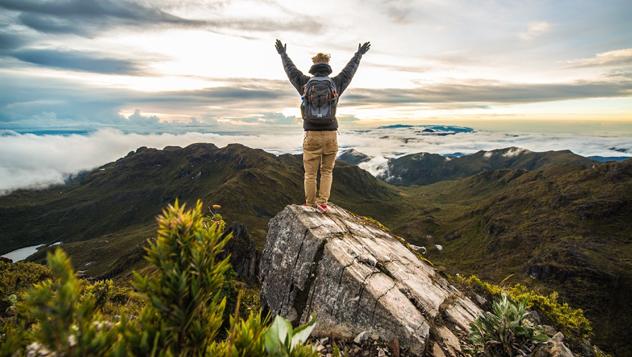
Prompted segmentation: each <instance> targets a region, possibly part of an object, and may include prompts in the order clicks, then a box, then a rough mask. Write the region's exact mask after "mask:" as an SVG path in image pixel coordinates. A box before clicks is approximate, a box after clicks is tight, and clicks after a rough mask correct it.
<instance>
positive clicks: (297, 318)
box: [260, 205, 481, 356]
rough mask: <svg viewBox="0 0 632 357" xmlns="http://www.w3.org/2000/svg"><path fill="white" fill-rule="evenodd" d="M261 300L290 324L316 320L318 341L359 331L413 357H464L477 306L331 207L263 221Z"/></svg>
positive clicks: (394, 241) (399, 247)
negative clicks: (265, 225)
mask: <svg viewBox="0 0 632 357" xmlns="http://www.w3.org/2000/svg"><path fill="white" fill-rule="evenodd" d="M260 279H261V282H262V288H261V296H262V301H263V303H264V305H265V306H267V308H269V309H270V310H271V311H272V312H274V313H278V314H281V315H283V316H285V317H287V318H288V319H290V320H292V321H293V322H296V323H298V322H305V321H307V320H309V317H310V315H312V314H315V315H316V316H317V319H318V323H317V327H316V329H315V330H314V335H316V336H332V335H333V336H336V337H339V338H354V337H356V336H358V335H359V334H362V333H363V332H365V331H366V332H365V334H368V335H373V336H375V335H377V336H379V337H380V338H381V339H383V340H385V341H391V340H393V339H397V340H398V342H399V344H400V345H401V347H402V348H404V349H406V350H408V351H409V353H411V354H413V355H423V354H426V355H437V356H441V355H446V356H458V355H461V354H462V346H461V342H460V341H461V340H462V338H463V337H464V336H465V335H466V334H467V331H468V327H469V324H470V323H471V322H472V321H473V320H474V319H475V318H476V317H477V316H478V315H479V314H480V313H481V310H480V308H479V307H478V306H477V305H475V304H474V303H473V302H472V301H471V300H470V299H469V298H467V297H465V296H464V295H463V294H462V293H461V292H460V291H459V290H457V289H456V288H455V287H453V286H452V285H450V283H449V282H448V281H447V280H446V279H445V278H444V277H443V276H442V275H441V274H439V273H438V272H437V271H436V270H435V269H434V268H433V267H432V266H431V265H430V264H428V263H426V262H424V261H421V260H420V259H418V257H417V256H416V255H415V254H414V253H413V252H411V251H410V250H409V249H408V248H407V247H406V245H405V244H404V243H402V242H401V241H400V240H399V239H398V238H397V237H394V236H393V235H391V234H389V233H388V232H386V231H385V230H383V229H380V228H379V226H378V225H377V224H375V223H373V222H371V221H370V220H368V219H365V218H362V217H358V216H355V215H353V214H351V213H350V212H347V211H345V210H344V209H342V208H340V207H336V206H333V205H332V209H331V211H330V212H328V213H327V214H321V213H319V212H317V211H316V210H315V209H313V208H309V207H304V206H298V205H291V206H287V207H286V208H285V209H284V210H283V211H281V212H280V213H279V214H277V215H276V216H275V217H274V218H273V219H272V220H270V222H269V223H268V235H267V240H266V245H265V249H264V250H263V254H262V258H261V265H260Z"/></svg>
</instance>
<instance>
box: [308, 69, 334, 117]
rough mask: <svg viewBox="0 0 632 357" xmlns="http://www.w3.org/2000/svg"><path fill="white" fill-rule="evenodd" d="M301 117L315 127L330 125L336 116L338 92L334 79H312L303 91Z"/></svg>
mask: <svg viewBox="0 0 632 357" xmlns="http://www.w3.org/2000/svg"><path fill="white" fill-rule="evenodd" d="M302 99H303V100H302V102H301V115H302V116H303V119H304V120H307V121H309V122H311V123H312V124H315V125H319V124H322V125H327V124H330V123H331V122H332V121H333V120H334V118H335V116H336V105H337V104H338V91H337V90H336V84H335V83H334V81H333V79H331V78H329V77H312V78H310V79H309V80H308V81H307V83H306V84H305V87H304V89H303V97H302Z"/></svg>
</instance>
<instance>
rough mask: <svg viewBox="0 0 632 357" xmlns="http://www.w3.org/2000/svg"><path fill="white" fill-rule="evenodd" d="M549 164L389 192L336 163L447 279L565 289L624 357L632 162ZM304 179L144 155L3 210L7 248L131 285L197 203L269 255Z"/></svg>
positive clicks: (201, 159)
mask: <svg viewBox="0 0 632 357" xmlns="http://www.w3.org/2000/svg"><path fill="white" fill-rule="evenodd" d="M483 155H484V154H480V155H479V156H483ZM568 155H569V154H568V153H562V154H557V156H555V157H557V158H558V159H560V160H564V159H563V158H565V157H568ZM518 156H519V155H518ZM501 157H502V156H501ZM483 158H484V156H483ZM478 159H479V160H482V159H480V157H479V158H478ZM453 160H456V159H453ZM534 160H535V159H534ZM551 160H552V159H550V160H549V159H547V160H544V159H539V160H535V161H529V160H525V161H520V165H522V166H521V167H518V168H502V169H492V170H482V171H478V172H477V173H475V174H473V175H470V176H467V177H463V178H455V179H450V180H442V181H439V182H435V183H432V184H427V185H413V186H394V185H390V184H388V183H385V182H382V181H381V180H378V179H376V178H375V177H373V176H372V175H370V174H369V173H368V172H366V171H364V170H362V169H360V168H358V167H355V166H352V165H347V164H344V163H342V162H338V163H337V164H336V168H335V169H334V182H335V184H334V187H333V192H332V200H333V202H335V203H338V204H339V205H341V206H344V207H345V208H347V209H350V210H352V211H354V212H357V213H358V214H361V215H365V216H371V217H374V218H376V219H378V220H379V221H381V222H383V223H384V224H385V225H387V226H388V227H389V228H390V229H391V230H392V231H393V232H394V233H396V234H398V235H401V236H402V237H404V238H406V239H407V240H408V241H409V242H410V243H412V244H415V245H420V246H424V245H425V246H429V247H431V246H434V245H440V246H442V250H440V251H439V250H438V249H437V250H435V249H429V250H428V257H429V258H430V259H431V260H432V261H433V262H434V263H435V264H436V265H437V266H438V267H439V268H440V269H442V270H444V271H445V272H447V273H450V274H455V273H462V274H472V273H475V274H479V275H481V276H482V277H483V278H486V279H489V280H490V281H496V282H498V281H501V280H503V279H504V278H506V277H507V276H508V275H510V274H513V278H512V281H513V282H520V283H524V284H526V285H529V286H532V287H535V288H539V289H543V290H544V291H547V290H549V289H555V290H558V291H559V292H560V295H561V297H562V298H563V299H564V300H565V301H570V302H572V303H573V304H576V305H577V306H581V307H583V308H584V309H585V310H586V312H587V314H588V316H589V318H591V319H592V320H593V322H594V323H595V330H596V331H598V335H597V338H596V341H597V343H601V344H606V345H608V346H612V348H611V349H612V350H614V351H617V352H618V353H623V354H625V353H627V352H628V351H629V350H628V349H626V348H627V347H626V343H625V341H627V339H628V337H629V336H628V335H629V332H628V331H630V330H631V329H629V328H628V327H629V326H632V322H631V321H629V320H628V318H627V317H626V316H632V306H630V303H629V301H632V296H630V291H632V288H631V287H632V283H631V282H632V277H631V276H630V274H629V273H627V272H628V271H632V266H631V265H632V264H631V263H630V257H632V251H630V248H629V247H630V241H629V239H630V238H629V237H631V236H632V222H628V220H627V219H626V217H629V216H630V215H631V214H632V213H631V209H632V208H631V207H632V205H630V202H632V197H630V195H631V194H632V160H626V161H623V162H615V163H605V164H596V163H590V165H588V166H587V165H584V163H585V161H584V160H582V159H577V161H574V160H575V159H573V160H571V163H570V164H569V163H565V162H563V161H562V162H559V163H557V162H555V160H553V161H551ZM512 162H513V161H512ZM533 162H535V163H537V164H538V165H539V166H538V165H534V166H529V164H530V163H533ZM302 180H303V177H302V161H301V157H300V155H289V154H285V155H279V156H276V155H273V154H270V153H267V152H265V151H263V150H257V149H250V148H247V147H245V146H243V145H238V144H235V145H228V146H226V147H223V148H218V147H216V146H215V145H212V144H193V145H190V146H187V147H185V148H177V147H169V148H166V149H165V150H158V149H147V148H139V149H138V150H135V151H134V152H131V153H130V154H128V155H127V156H126V157H124V158H121V159H119V160H117V161H115V162H112V163H109V164H106V165H104V166H102V167H100V168H97V169H95V170H92V171H90V172H88V173H85V174H83V175H80V176H78V177H77V178H75V179H74V180H72V181H71V182H70V183H69V184H67V185H64V186H56V187H51V188H49V189H46V190H38V191H26V190H23V191H18V192H15V193H13V194H10V195H8V196H4V197H0V231H2V232H5V233H4V234H3V235H2V237H1V240H2V245H1V247H2V249H3V250H4V251H8V250H11V248H13V247H15V248H19V247H22V246H24V245H31V244H35V243H53V242H57V241H62V247H63V248H64V249H65V250H67V251H68V252H69V253H70V254H71V256H72V257H73V261H74V262H75V264H76V265H77V269H78V270H84V271H85V274H86V275H88V276H102V275H103V274H108V273H110V272H119V275H121V276H122V277H124V276H125V274H126V273H127V272H129V271H130V270H131V269H132V268H135V267H137V266H138V265H139V264H142V260H139V259H138V257H140V256H142V246H143V244H144V242H145V240H146V239H148V238H151V237H152V236H153V232H155V226H154V217H155V215H156V214H158V213H159V210H160V208H161V207H164V206H165V205H166V204H167V203H170V202H172V201H173V200H175V199H176V198H180V200H181V201H182V202H193V200H195V199H197V198H201V199H203V201H204V202H205V203H206V204H207V205H210V204H215V203H218V204H221V205H222V206H223V207H222V209H221V211H220V212H221V213H222V215H223V216H224V218H225V219H226V220H227V221H228V222H239V223H243V224H245V225H246V226H247V227H248V230H249V231H250V233H251V235H252V237H253V239H254V240H255V242H256V244H257V247H258V248H259V249H261V247H262V244H263V237H265V233H266V231H267V227H266V226H267V222H268V220H269V219H270V218H271V217H272V216H274V215H275V214H276V213H277V212H278V211H280V210H281V209H282V208H283V207H285V205H287V204H290V203H299V202H301V201H302V200H303V188H302ZM43 254H44V250H42V251H41V252H40V253H38V254H37V255H36V256H34V257H33V259H35V260H38V259H43ZM604 285H605V286H607V287H608V289H604V288H603V286H604ZM603 302H608V304H609V305H606V304H604V303H603ZM610 305H611V306H610Z"/></svg>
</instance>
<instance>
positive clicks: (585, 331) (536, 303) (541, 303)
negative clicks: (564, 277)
mask: <svg viewBox="0 0 632 357" xmlns="http://www.w3.org/2000/svg"><path fill="white" fill-rule="evenodd" d="M458 281H459V282H460V283H462V284H465V285H469V286H472V287H474V288H476V289H478V290H482V292H483V293H485V294H487V295H489V296H491V297H492V298H499V297H501V296H502V295H503V294H506V295H507V296H508V297H509V298H510V299H511V300H513V301H516V302H521V303H523V304H525V306H526V307H527V309H533V310H536V311H538V312H539V313H541V314H542V315H543V316H544V318H545V319H546V320H547V321H548V322H549V323H550V324H551V325H553V327H555V328H556V329H558V330H560V331H561V332H562V333H563V334H564V335H565V336H566V337H567V338H569V339H570V340H575V341H580V340H583V339H587V338H590V337H591V336H592V325H591V323H590V320H588V319H587V318H586V316H584V312H583V310H582V309H574V308H572V307H571V306H569V305H568V304H567V303H560V302H559V296H558V294H557V292H555V291H554V292H552V293H550V294H549V295H542V294H540V293H538V292H536V291H533V290H530V289H529V288H527V287H526V286H524V285H522V284H515V285H513V286H509V287H503V286H500V285H495V284H490V283H488V282H484V281H482V280H481V279H480V278H478V277H477V276H476V275H471V276H470V277H468V278H459V279H458Z"/></svg>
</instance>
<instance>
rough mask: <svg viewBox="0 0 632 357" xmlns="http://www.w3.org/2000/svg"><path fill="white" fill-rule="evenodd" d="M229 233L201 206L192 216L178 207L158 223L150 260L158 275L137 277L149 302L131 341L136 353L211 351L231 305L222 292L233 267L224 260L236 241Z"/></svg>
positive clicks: (150, 250) (193, 211)
mask: <svg viewBox="0 0 632 357" xmlns="http://www.w3.org/2000/svg"><path fill="white" fill-rule="evenodd" d="M223 231H224V222H223V221H222V220H221V218H217V217H214V218H212V219H206V218H205V217H204V215H203V214H202V203H201V202H198V203H197V205H196V206H195V207H194V208H193V209H192V210H190V211H187V210H186V207H185V205H180V204H178V202H176V203H175V205H173V206H169V207H168V208H167V209H165V211H164V212H163V213H162V215H161V216H160V217H159V218H158V237H157V238H156V240H155V241H152V242H150V243H149V247H148V248H147V257H146V259H147V262H148V263H149V264H150V265H151V266H152V267H154V268H155V269H156V270H157V271H156V272H155V274H151V275H148V276H143V275H141V274H136V275H135V277H136V282H135V286H136V288H137V289H138V291H140V292H141V293H143V294H145V295H146V296H147V298H148V303H147V306H146V307H145V309H144V310H143V312H142V314H141V317H140V319H139V321H138V325H137V327H138V330H137V335H134V334H131V335H130V336H129V338H128V339H129V341H130V347H131V349H132V351H134V352H135V353H136V354H139V355H142V354H148V353H150V352H151V351H152V350H154V349H157V350H158V351H162V352H161V353H165V354H170V353H171V354H174V355H203V354H205V353H206V352H207V349H208V347H209V346H210V345H211V343H212V342H213V341H214V340H215V338H216V337H217V334H218V332H219V329H220V327H221V326H222V322H223V315H224V308H225V306H226V298H225V296H223V294H222V289H223V288H224V285H225V275H226V274H227V272H228V271H229V269H230V264H229V262H228V257H226V258H224V259H221V260H219V259H218V255H219V254H220V252H221V251H222V249H223V247H224V246H225V245H226V243H227V242H228V240H229V239H230V236H226V237H224V238H222V237H221V236H222V232H223ZM143 341H147V343H143ZM138 347H140V349H137V348H138Z"/></svg>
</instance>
